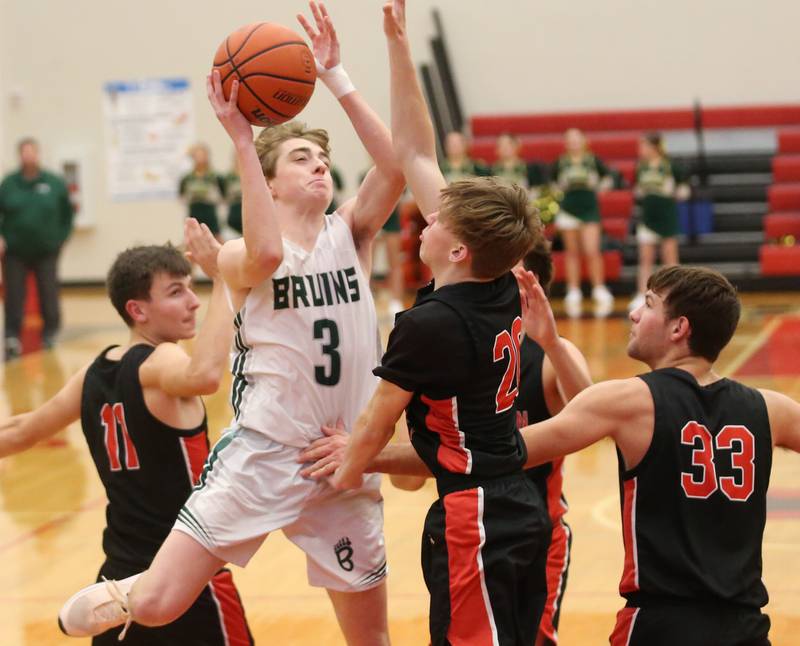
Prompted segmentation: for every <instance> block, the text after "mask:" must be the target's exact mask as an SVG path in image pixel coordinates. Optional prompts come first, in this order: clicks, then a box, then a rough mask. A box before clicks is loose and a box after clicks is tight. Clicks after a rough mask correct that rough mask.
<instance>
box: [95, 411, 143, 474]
mask: <svg viewBox="0 0 800 646" xmlns="http://www.w3.org/2000/svg"><path fill="white" fill-rule="evenodd" d="M100 422H101V423H102V424H103V428H104V429H105V443H106V452H107V453H108V464H109V466H110V467H111V470H112V471H120V470H121V469H122V462H121V461H120V458H119V445H120V442H119V435H118V433H117V429H119V430H121V431H122V442H123V444H124V445H125V468H126V469H127V470H128V471H133V470H135V469H138V468H139V455H138V454H137V453H136V447H135V446H134V445H133V442H132V441H131V436H130V435H129V434H128V425H127V424H126V423H125V407H124V406H123V405H122V404H120V403H119V402H118V403H116V404H114V405H113V406H112V405H111V404H103V408H101V409H100Z"/></svg>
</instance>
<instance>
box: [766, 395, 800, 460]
mask: <svg viewBox="0 0 800 646" xmlns="http://www.w3.org/2000/svg"><path fill="white" fill-rule="evenodd" d="M759 392H761V394H762V395H763V396H764V401H765V402H766V404H767V412H768V414H769V428H770V432H771V434H772V444H773V446H780V447H782V448H785V449H790V450H792V451H795V452H797V453H800V404H798V403H797V402H796V401H795V400H794V399H792V398H791V397H787V396H786V395H783V394H781V393H777V392H775V391H774V390H760V391H759Z"/></svg>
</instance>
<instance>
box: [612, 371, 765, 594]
mask: <svg viewBox="0 0 800 646" xmlns="http://www.w3.org/2000/svg"><path fill="white" fill-rule="evenodd" d="M640 378H641V379H642V380H643V381H644V382H645V383H646V384H647V386H648V388H649V389H650V393H651V395H652V397H653V403H654V405H655V426H654V429H653V439H652V443H651V445H650V447H649V449H648V450H647V453H646V454H645V456H644V458H643V459H642V461H641V462H640V463H639V464H638V465H637V466H636V467H635V468H633V469H631V470H628V471H626V470H625V467H624V462H623V459H622V457H621V455H620V456H619V464H620V479H619V480H620V501H621V506H622V526H623V538H624V543H625V566H624V571H623V574H622V581H621V583H620V594H621V595H622V596H624V597H625V598H626V599H627V600H628V602H629V605H634V606H646V605H648V603H652V601H653V600H655V601H656V603H661V604H664V603H670V602H678V603H679V602H682V601H683V602H685V601H689V602H690V603H709V604H720V603H722V604H735V605H737V606H746V607H753V608H760V607H762V606H764V605H765V604H766V603H767V591H766V588H765V587H764V584H763V583H762V581H761V541H762V537H763V533H764V525H765V523H766V514H767V487H768V485H769V476H770V468H771V466H772V440H771V437H770V427H769V418H768V415H767V407H766V404H765V402H764V398H763V397H762V395H761V394H760V393H759V392H758V391H757V390H755V389H753V388H748V387H746V386H744V385H742V384H740V383H738V382H735V381H731V380H729V379H721V380H719V381H717V382H715V383H713V384H710V385H708V386H700V385H699V384H698V383H697V381H696V380H695V379H694V377H693V376H692V375H690V374H689V373H688V372H685V371H683V370H678V369H675V368H667V369H662V370H656V371H653V372H651V373H649V374H646V375H641V376H640Z"/></svg>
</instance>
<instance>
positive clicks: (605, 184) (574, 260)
mask: <svg viewBox="0 0 800 646" xmlns="http://www.w3.org/2000/svg"><path fill="white" fill-rule="evenodd" d="M564 148H565V152H564V154H563V155H561V157H559V158H558V161H556V163H555V165H554V167H553V172H552V177H553V181H554V183H555V185H556V188H557V190H559V191H561V192H563V195H564V197H563V199H562V200H561V208H560V209H559V213H558V215H557V216H556V227H557V228H558V230H559V232H560V233H561V238H562V240H563V241H564V251H565V252H566V258H565V269H566V274H567V295H566V298H565V299H564V309H565V310H566V313H567V316H570V317H572V318H577V317H579V316H580V315H581V301H582V300H583V294H582V292H581V256H582V255H583V256H584V257H585V258H586V263H587V266H588V269H589V278H590V280H591V282H592V298H593V299H594V302H595V309H594V314H595V316H597V317H600V318H603V317H606V316H608V315H609V314H610V313H611V311H612V310H613V309H614V297H613V296H612V295H611V292H610V291H608V288H607V287H606V285H605V271H604V267H603V255H602V253H601V240H602V235H603V230H602V227H601V226H600V207H599V204H598V200H597V193H598V191H605V190H608V189H609V188H611V187H612V186H613V182H614V178H613V176H612V175H611V174H610V172H609V170H608V168H607V167H606V165H605V164H604V163H603V162H602V161H601V160H600V159H598V158H597V157H596V156H595V155H593V154H592V152H591V151H590V150H589V147H588V145H587V143H586V137H584V135H583V133H582V132H581V131H580V130H578V129H577V128H570V129H569V130H567V132H566V133H565V134H564Z"/></svg>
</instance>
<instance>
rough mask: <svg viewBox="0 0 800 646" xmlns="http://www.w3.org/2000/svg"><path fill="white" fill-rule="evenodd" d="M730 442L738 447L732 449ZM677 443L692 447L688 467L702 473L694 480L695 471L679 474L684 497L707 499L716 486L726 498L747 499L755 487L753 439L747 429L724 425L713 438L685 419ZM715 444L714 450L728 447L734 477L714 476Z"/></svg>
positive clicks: (701, 428) (700, 427) (699, 426)
mask: <svg viewBox="0 0 800 646" xmlns="http://www.w3.org/2000/svg"><path fill="white" fill-rule="evenodd" d="M715 440H716V441H715ZM734 442H736V443H737V445H738V446H736V447H735V448H736V449H738V450H733V449H734ZM681 444H688V445H690V446H692V447H694V450H693V451H692V466H694V467H699V468H700V469H701V470H702V474H703V475H702V477H701V478H700V479H699V480H696V479H695V475H696V474H692V473H681V486H682V487H683V491H684V493H685V494H686V496H687V497H688V498H703V499H705V498H708V497H709V496H710V495H711V494H712V493H714V492H715V491H716V490H717V488H719V489H722V493H724V494H725V495H726V496H727V497H728V499H729V500H734V501H739V502H744V501H746V500H747V499H748V498H750V496H751V494H752V493H753V488H754V486H755V463H754V461H755V450H756V441H755V438H754V437H753V434H752V433H751V432H750V431H749V430H748V429H747V428H745V427H744V426H736V425H728V426H725V427H723V429H722V430H721V431H720V432H719V433H717V437H716V438H713V437H712V436H711V433H709V431H708V429H707V428H706V427H705V426H703V425H702V424H699V423H697V422H689V423H688V424H687V425H686V426H684V427H683V429H682V430H681ZM698 444H699V446H698ZM715 444H716V450H723V451H725V450H731V462H732V463H733V468H734V471H736V472H738V473H737V474H736V475H735V476H721V477H719V478H717V469H716V465H715V463H714V450H715V447H714V445H715Z"/></svg>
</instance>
